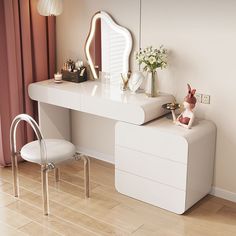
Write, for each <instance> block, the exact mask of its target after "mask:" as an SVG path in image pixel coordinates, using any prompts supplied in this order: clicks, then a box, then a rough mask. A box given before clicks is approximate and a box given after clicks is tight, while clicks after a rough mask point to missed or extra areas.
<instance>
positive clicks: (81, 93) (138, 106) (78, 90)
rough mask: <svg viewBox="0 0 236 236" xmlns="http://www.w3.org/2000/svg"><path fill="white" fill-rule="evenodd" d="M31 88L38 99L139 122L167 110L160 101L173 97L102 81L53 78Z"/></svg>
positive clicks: (30, 94)
mask: <svg viewBox="0 0 236 236" xmlns="http://www.w3.org/2000/svg"><path fill="white" fill-rule="evenodd" d="M28 90H29V96H30V98H31V99H33V100H36V101H38V102H43V103H48V104H51V105H56V106H60V107H64V108H69V109H73V110H78V111H82V112H87V113H90V114H94V115H98V116H102V117H106V118H110V119H114V120H119V121H125V122H129V123H133V124H137V125H141V124H144V123H146V122H148V121H150V120H153V119H155V118H157V117H160V116H161V115H163V114H165V113H166V111H165V110H164V109H163V108H161V105H162V104H164V103H167V102H172V101H173V100H174V97H173V96H172V95H169V94H161V95H160V96H159V97H156V98H148V97H147V96H146V95H145V94H144V93H140V94H131V92H129V91H125V92H123V91H121V90H120V88H119V87H118V86H115V85H108V84H103V83H101V82H100V81H87V82H84V83H79V84H77V83H72V82H67V81H63V83H61V84H56V83H54V82H53V80H45V81H42V82H37V83H33V84H30V85H29V89H28Z"/></svg>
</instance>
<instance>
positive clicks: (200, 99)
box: [195, 93, 202, 103]
mask: <svg viewBox="0 0 236 236" xmlns="http://www.w3.org/2000/svg"><path fill="white" fill-rule="evenodd" d="M195 97H196V99H197V102H198V103H201V102H202V94H201V93H196V94H195Z"/></svg>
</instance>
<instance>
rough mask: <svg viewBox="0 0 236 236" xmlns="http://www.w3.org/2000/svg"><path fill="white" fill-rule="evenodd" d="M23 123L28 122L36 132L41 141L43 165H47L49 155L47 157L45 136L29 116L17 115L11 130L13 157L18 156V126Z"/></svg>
mask: <svg viewBox="0 0 236 236" xmlns="http://www.w3.org/2000/svg"><path fill="white" fill-rule="evenodd" d="M21 121H25V122H27V123H28V124H29V125H30V126H31V127H32V129H33V130H34V132H35V134H36V137H37V139H38V141H39V145H40V152H41V164H47V155H46V145H45V142H44V139H43V135H42V133H41V131H40V129H39V126H38V124H37V122H36V121H35V120H34V119H33V118H32V117H31V116H29V115H27V114H20V115H17V116H16V117H15V118H14V120H13V121H12V123H11V128H10V148H11V155H12V156H14V155H16V154H17V150H16V130H17V126H18V124H19V123H20V122H21Z"/></svg>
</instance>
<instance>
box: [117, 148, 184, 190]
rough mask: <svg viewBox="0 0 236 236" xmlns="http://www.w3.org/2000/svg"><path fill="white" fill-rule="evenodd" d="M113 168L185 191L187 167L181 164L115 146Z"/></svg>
mask: <svg viewBox="0 0 236 236" xmlns="http://www.w3.org/2000/svg"><path fill="white" fill-rule="evenodd" d="M115 166H116V169H119V170H122V171H125V172H128V173H131V174H135V175H137V176H140V177H145V178H147V179H150V180H154V181H156V182H159V183H162V184H166V185H170V186H172V187H175V188H178V189H180V190H185V189H186V176H187V166H186V164H183V163H178V162H174V161H171V160H167V159H163V158H160V157H157V156H153V155H150V154H146V153H142V152H139V151H135V150H131V149H127V148H124V147H120V146H116V147H115Z"/></svg>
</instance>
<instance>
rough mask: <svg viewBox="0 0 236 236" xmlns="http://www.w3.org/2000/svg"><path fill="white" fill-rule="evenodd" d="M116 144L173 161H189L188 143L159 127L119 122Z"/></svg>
mask: <svg viewBox="0 0 236 236" xmlns="http://www.w3.org/2000/svg"><path fill="white" fill-rule="evenodd" d="M115 145H118V146H123V147H127V148H129V149H133V150H137V151H141V152H144V153H148V154H151V155H154V156H159V157H163V158H167V159H170V160H173V161H177V162H181V163H187V156H188V143H187V141H186V139H185V138H183V137H182V136H179V135H175V134H171V133H168V132H163V131H161V130H159V129H158V128H157V127H148V124H147V125H144V126H137V125H132V124H128V123H123V122H118V123H117V125H116V131H115Z"/></svg>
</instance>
